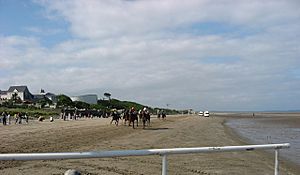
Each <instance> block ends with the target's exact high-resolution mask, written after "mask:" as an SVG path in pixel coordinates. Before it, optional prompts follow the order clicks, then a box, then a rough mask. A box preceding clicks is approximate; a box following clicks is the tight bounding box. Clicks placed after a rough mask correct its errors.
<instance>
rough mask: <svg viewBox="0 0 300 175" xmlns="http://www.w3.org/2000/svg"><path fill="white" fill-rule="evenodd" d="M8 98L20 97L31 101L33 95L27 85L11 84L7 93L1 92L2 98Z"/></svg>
mask: <svg viewBox="0 0 300 175" xmlns="http://www.w3.org/2000/svg"><path fill="white" fill-rule="evenodd" d="M2 97H4V98H6V99H13V98H14V97H15V98H20V99H21V100H22V101H31V100H32V99H33V95H32V94H31V93H30V92H29V90H28V88H27V86H10V87H9V89H8V90H7V91H6V94H3V95H2V94H1V98H2Z"/></svg>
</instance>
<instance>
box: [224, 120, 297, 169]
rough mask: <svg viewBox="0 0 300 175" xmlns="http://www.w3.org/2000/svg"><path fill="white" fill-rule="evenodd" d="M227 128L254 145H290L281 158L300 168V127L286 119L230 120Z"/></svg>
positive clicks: (281, 153)
mask: <svg viewBox="0 0 300 175" xmlns="http://www.w3.org/2000/svg"><path fill="white" fill-rule="evenodd" d="M226 125H227V126H229V127H230V128H232V129H234V130H235V131H236V132H237V133H238V134H239V135H240V136H241V137H244V138H246V139H248V140H250V141H251V142H252V143H253V144H268V143H290V144H291V147H290V148H289V149H282V150H280V156H281V157H284V158H286V159H288V160H291V161H292V162H294V163H296V164H297V165H299V166H300V125H299V122H291V121H287V120H285V118H277V117H276V118H272V117H265V118H243V119H230V120H228V121H227V123H226Z"/></svg>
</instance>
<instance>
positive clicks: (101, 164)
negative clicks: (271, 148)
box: [0, 114, 300, 175]
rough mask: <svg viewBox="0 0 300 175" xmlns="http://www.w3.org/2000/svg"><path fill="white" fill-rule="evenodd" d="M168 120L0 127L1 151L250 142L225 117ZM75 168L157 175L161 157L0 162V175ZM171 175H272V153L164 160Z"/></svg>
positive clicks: (288, 170) (289, 169)
mask: <svg viewBox="0 0 300 175" xmlns="http://www.w3.org/2000/svg"><path fill="white" fill-rule="evenodd" d="M234 117H239V116H232V115H231V114H227V115H220V116H219V115H216V116H214V115H212V116H211V117H199V116H196V115H189V116H168V117H167V119H166V120H158V119H156V118H155V117H153V118H152V123H151V127H148V128H146V129H144V130H143V129H142V127H138V128H137V129H132V128H131V127H128V126H124V125H123V124H122V122H120V125H119V126H115V125H110V124H109V123H110V120H111V119H110V118H107V119H104V118H101V119H80V120H78V121H62V120H58V119H57V120H55V121H54V122H52V123H51V122H49V121H44V122H37V121H30V122H29V124H23V125H15V124H12V125H10V126H1V127H0V135H1V142H0V152H1V153H21V152H22V153H29V152H40V153H41V152H79V151H101V150H126V149H153V148H179V147H207V146H237V145H245V144H251V143H247V141H245V140H244V139H242V138H241V137H239V136H238V135H237V134H236V133H235V132H234V131H233V130H232V129H230V128H229V127H227V126H226V125H224V123H225V121H226V120H227V119H228V118H234ZM68 169H77V170H79V171H80V172H81V173H82V174H102V175H117V174H123V175H129V174H130V175H131V174H144V175H147V174H150V175H151V174H161V157H160V156H142V157H121V158H118V157H116V158H101V159H73V160H51V161H46V160H45V161H26V162H25V161H0V174H63V173H64V172H65V171H67V170H68ZM168 172H169V174H178V175H185V174H186V175H190V174H212V175H214V174H222V175H223V174H231V175H232V174H254V175H258V174H262V175H268V174H274V154H273V153H268V152H265V151H248V152H226V153H201V154H188V155H170V156H168ZM280 173H281V174H290V175H296V174H300V170H299V168H298V167H297V166H295V165H293V164H292V163H290V162H289V161H287V160H285V159H280Z"/></svg>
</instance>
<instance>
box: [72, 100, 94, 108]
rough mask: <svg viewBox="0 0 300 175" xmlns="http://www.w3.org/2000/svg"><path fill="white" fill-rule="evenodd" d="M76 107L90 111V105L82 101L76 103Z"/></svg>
mask: <svg viewBox="0 0 300 175" xmlns="http://www.w3.org/2000/svg"><path fill="white" fill-rule="evenodd" d="M73 103H74V106H75V107H76V108H78V109H89V108H90V104H88V103H85V102H82V101H74V102H73Z"/></svg>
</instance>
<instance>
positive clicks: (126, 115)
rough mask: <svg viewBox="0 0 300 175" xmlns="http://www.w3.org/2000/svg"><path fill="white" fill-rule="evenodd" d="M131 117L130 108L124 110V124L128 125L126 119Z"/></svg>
mask: <svg viewBox="0 0 300 175" xmlns="http://www.w3.org/2000/svg"><path fill="white" fill-rule="evenodd" d="M129 119H130V114H129V111H128V110H125V111H124V112H123V120H122V121H123V122H124V125H126V121H129Z"/></svg>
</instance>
